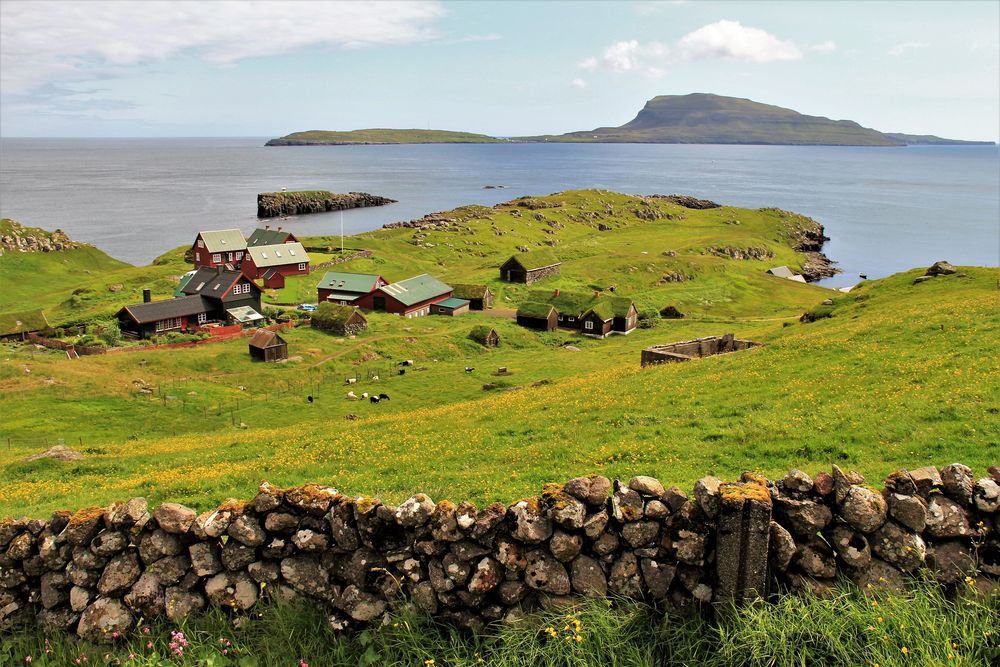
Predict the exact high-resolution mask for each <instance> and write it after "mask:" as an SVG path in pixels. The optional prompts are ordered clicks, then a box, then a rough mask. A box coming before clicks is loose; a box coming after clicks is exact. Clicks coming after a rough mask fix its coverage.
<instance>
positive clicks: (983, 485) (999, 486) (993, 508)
mask: <svg viewBox="0 0 1000 667" xmlns="http://www.w3.org/2000/svg"><path fill="white" fill-rule="evenodd" d="M972 496H973V500H974V501H975V503H976V509H978V510H979V511H980V512H985V513H986V514H994V513H996V512H997V511H998V510H1000V483H998V482H997V481H996V480H995V479H992V478H990V477H983V478H982V479H980V480H978V481H977V482H976V485H975V487H974V488H973V491H972Z"/></svg>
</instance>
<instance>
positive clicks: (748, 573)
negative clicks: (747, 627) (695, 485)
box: [715, 473, 771, 604]
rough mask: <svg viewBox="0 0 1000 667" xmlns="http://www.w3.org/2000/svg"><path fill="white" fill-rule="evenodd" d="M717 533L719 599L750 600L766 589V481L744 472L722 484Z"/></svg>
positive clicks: (768, 495)
mask: <svg viewBox="0 0 1000 667" xmlns="http://www.w3.org/2000/svg"><path fill="white" fill-rule="evenodd" d="M719 495H720V499H721V503H720V508H719V518H718V524H717V526H716V535H715V574H716V593H715V595H716V601H722V600H731V601H733V602H736V603H737V604H741V603H745V602H750V601H752V600H754V599H757V598H759V597H761V596H763V595H764V594H765V593H766V592H767V556H768V547H769V541H770V532H771V493H770V491H768V488H767V485H766V481H765V480H763V478H760V477H757V476H756V475H753V474H749V473H744V474H743V476H742V477H741V478H740V481H739V482H737V483H732V484H723V485H721V486H720V487H719Z"/></svg>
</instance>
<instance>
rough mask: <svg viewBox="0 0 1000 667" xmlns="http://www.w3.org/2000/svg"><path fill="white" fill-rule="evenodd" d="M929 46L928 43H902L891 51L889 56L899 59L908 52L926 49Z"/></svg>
mask: <svg viewBox="0 0 1000 667" xmlns="http://www.w3.org/2000/svg"><path fill="white" fill-rule="evenodd" d="M928 46H930V44H928V43H927V42H902V43H900V44H896V45H895V46H894V47H892V48H891V49H889V51H888V54H889V55H890V56H892V57H894V58H898V57H899V56H901V55H903V54H904V53H906V52H907V51H912V50H913V49H926V48H927V47H928Z"/></svg>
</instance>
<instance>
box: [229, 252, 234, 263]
mask: <svg viewBox="0 0 1000 667" xmlns="http://www.w3.org/2000/svg"><path fill="white" fill-rule="evenodd" d="M229 261H230V262H231V261H233V253H229Z"/></svg>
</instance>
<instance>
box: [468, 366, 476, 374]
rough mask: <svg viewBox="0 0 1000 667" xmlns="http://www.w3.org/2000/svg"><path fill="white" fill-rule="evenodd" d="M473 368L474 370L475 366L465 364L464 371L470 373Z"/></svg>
mask: <svg viewBox="0 0 1000 667" xmlns="http://www.w3.org/2000/svg"><path fill="white" fill-rule="evenodd" d="M474 370H476V369H475V368H473V367H472V366H466V367H465V372H466V373H471V372H472V371H474Z"/></svg>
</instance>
